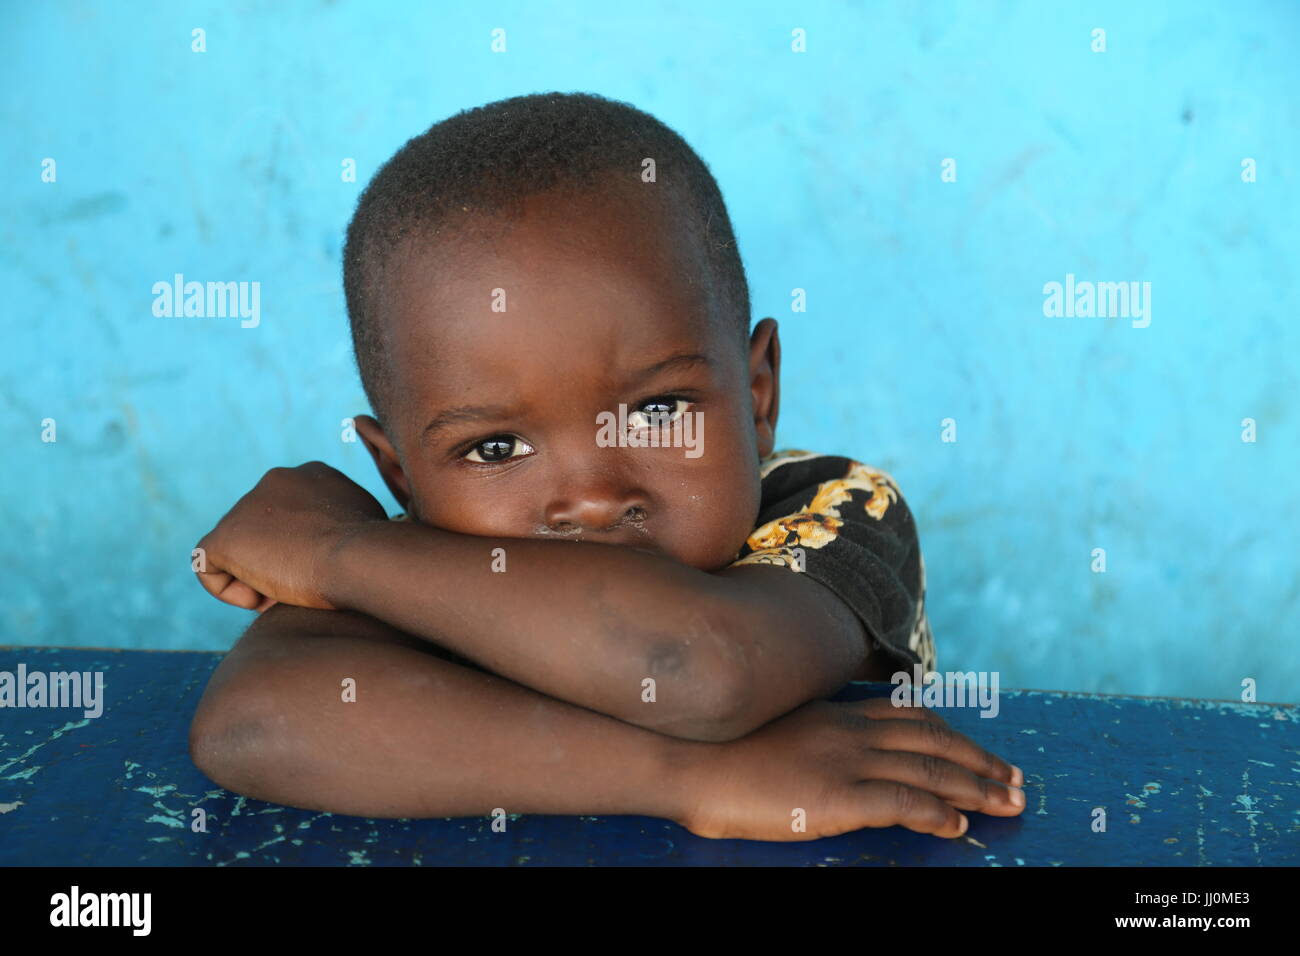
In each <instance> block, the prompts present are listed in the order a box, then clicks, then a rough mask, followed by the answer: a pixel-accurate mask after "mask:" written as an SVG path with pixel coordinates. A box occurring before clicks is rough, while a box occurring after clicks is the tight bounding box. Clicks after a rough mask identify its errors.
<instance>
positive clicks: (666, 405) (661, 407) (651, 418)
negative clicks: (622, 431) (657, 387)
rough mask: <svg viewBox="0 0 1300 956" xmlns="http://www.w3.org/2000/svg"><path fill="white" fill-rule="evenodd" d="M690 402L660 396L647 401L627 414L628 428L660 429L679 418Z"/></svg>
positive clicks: (678, 398)
mask: <svg viewBox="0 0 1300 956" xmlns="http://www.w3.org/2000/svg"><path fill="white" fill-rule="evenodd" d="M690 404H691V403H690V402H689V401H687V400H686V399H684V398H680V397H678V396H676V395H661V396H659V397H657V398H652V399H649V400H648V401H644V402H642V403H641V404H640V406H639V407H637V408H636V409H634V410H632V411H630V412H628V413H627V424H628V427H629V428H662V427H663V426H664V425H671V424H672V423H673V422H675V421H677V419H679V418H681V417H682V415H683V413H685V411H686V409H687V408H689V407H690Z"/></svg>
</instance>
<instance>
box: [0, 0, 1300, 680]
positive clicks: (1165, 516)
mask: <svg viewBox="0 0 1300 956" xmlns="http://www.w3.org/2000/svg"><path fill="white" fill-rule="evenodd" d="M177 6H178V5H173V4H164V3H158V4H149V5H141V4H108V3H50V4H26V3H23V4H19V3H10V4H6V5H5V9H4V12H3V22H4V24H5V26H4V28H3V35H2V36H0V102H2V103H3V109H2V110H0V130H2V131H3V132H0V137H2V138H0V150H2V152H0V161H2V163H3V172H4V175H3V178H2V179H0V191H2V192H0V203H2V206H3V213H4V214H3V226H2V227H0V228H2V231H0V246H2V248H3V256H2V258H0V275H2V276H3V283H4V295H3V316H4V319H3V321H4V333H5V335H4V342H5V344H6V346H7V348H5V349H4V350H3V356H2V357H0V410H2V411H3V414H2V415H0V430H2V433H0V447H3V449H4V458H5V461H4V468H3V469H0V490H2V491H3V500H4V504H3V506H2V507H0V640H3V641H8V642H14V643H32V644H76V645H107V646H124V647H155V648H157V647H164V648H203V649H224V648H226V647H228V646H229V645H230V644H231V642H232V641H233V639H234V638H235V636H236V635H237V634H238V632H239V631H240V630H241V628H242V626H243V625H244V623H245V622H246V621H247V620H248V619H249V617H250V615H248V614H247V613H245V612H241V611H237V610H234V609H231V608H228V607H225V606H223V605H219V604H217V603H216V602H214V601H212V600H211V599H210V598H208V597H207V596H206V595H205V594H204V593H203V592H202V591H201V589H200V588H199V587H198V586H197V584H196V583H195V582H194V580H193V576H192V575H191V574H190V572H189V551H190V548H191V547H192V546H193V544H194V543H195V541H196V540H197V539H198V538H199V537H200V536H201V535H202V534H203V533H204V532H205V531H207V530H208V529H209V528H210V527H211V525H212V524H213V523H214V522H215V520H216V519H217V518H218V517H219V516H220V515H221V514H222V513H223V512H224V510H225V508H226V507H228V506H229V504H231V503H232V502H233V501H234V500H235V498H237V497H238V496H239V495H240V494H242V493H243V492H244V491H246V490H247V489H248V488H249V487H251V486H252V484H253V483H254V482H255V481H256V480H257V479H258V477H259V476H260V475H261V473H262V472H263V471H265V470H266V469H267V468H269V467H272V466H274V465H278V464H297V463H299V462H302V461H306V460H309V459H312V458H320V459H322V460H324V461H327V462H329V463H331V464H333V465H335V466H337V467H339V468H341V469H343V470H344V471H346V472H347V473H348V474H350V475H352V476H353V477H354V478H356V479H358V480H360V481H361V482H362V483H363V484H365V485H366V486H367V487H368V488H370V489H371V490H372V491H373V492H374V493H375V494H376V495H377V496H379V497H380V500H381V501H384V502H385V503H386V504H388V505H390V506H391V505H392V500H391V498H390V497H389V496H388V495H387V493H386V492H385V491H384V489H383V486H382V484H381V483H380V482H379V480H378V479H377V477H376V476H375V474H374V473H373V468H372V466H371V464H370V462H369V459H368V458H367V456H366V454H365V450H364V448H363V446H361V445H360V444H347V443H344V442H342V441H341V440H340V421H341V420H342V419H343V418H345V417H346V416H348V415H350V414H353V413H355V412H357V411H361V410H364V408H365V403H364V399H363V397H362V392H361V389H360V385H359V383H358V381H357V379H356V376H355V372H354V370H353V367H352V363H351V354H350V351H349V340H348V336H347V327H346V318H345V313H344V307H343V297H342V290H341V280H340V269H339V252H340V245H341V236H342V232H343V229H344V227H345V225H346V222H347V219H348V217H349V215H350V212H351V208H352V206H353V204H354V202H355V200H356V196H357V194H358V192H359V190H360V189H361V188H362V186H364V183H365V182H366V180H368V178H369V176H370V175H371V174H372V173H373V172H374V171H375V169H376V168H377V166H378V164H380V163H381V162H382V161H383V160H384V159H386V158H387V157H388V156H389V155H390V154H391V153H392V151H393V150H394V149H395V148H397V147H398V146H399V145H400V144H401V143H402V142H404V141H405V140H406V139H407V138H409V137H410V136H412V135H414V134H416V133H418V132H420V131H422V130H423V129H425V128H426V127H427V126H429V125H430V123H432V122H434V121H435V120H438V119H441V118H443V117H445V116H448V115H450V114H451V113H453V112H455V111H457V110H459V109H461V108H464V107H467V106H473V105H478V104H481V103H484V102H487V101H490V100H494V99H498V98H501V97H505V96H510V95H514V94H518V93H524V92H534V91H539V90H544V89H560V90H575V89H576V90H591V91H595V92H599V93H603V94H605V95H608V96H613V97H616V98H619V99H626V100H630V101H631V102H633V103H635V104H636V105H638V106H640V107H642V108H644V109H647V110H649V111H650V112H652V113H654V114H655V115H657V116H659V117H660V118H662V119H663V120H664V121H665V122H667V123H668V124H669V125H671V126H673V127H674V128H676V129H677V130H679V131H680V132H681V133H682V134H683V135H684V136H685V137H686V138H687V140H688V141H690V142H691V144H692V145H693V146H695V147H696V149H697V150H698V151H699V152H700V153H701V155H702V156H704V157H705V159H706V160H707V161H708V162H709V163H710V165H711V167H712V168H713V170H714V173H715V174H716V176H717V178H718V180H719V182H720V183H721V185H722V188H723V192H724V194H725V196H726V198H727V201H728V203H729V206H730V208H731V211H732V216H733V219H734V222H735V225H736V227H737V231H738V235H739V240H740V244H741V250H742V252H743V254H744V256H745V261H746V265H747V267H748V270H749V275H750V281H751V284H752V293H753V301H754V308H755V311H756V315H758V316H762V315H766V314H772V315H775V316H777V318H778V319H779V320H780V321H781V323H782V332H783V336H784V345H785V374H784V397H783V402H782V413H783V414H782V421H781V429H780V435H779V438H780V443H781V444H782V445H784V446H789V447H807V448H814V449H817V450H823V451H836V452H841V453H845V454H849V455H852V456H854V457H858V458H860V459H862V460H864V461H867V462H870V463H872V464H875V465H877V466H879V467H882V468H885V469H887V470H889V471H890V472H892V473H893V474H894V476H895V477H896V478H897V479H898V481H899V483H900V485H901V487H902V489H903V491H904V493H905V494H906V495H907V497H908V499H909V501H910V502H911V504H912V507H913V509H914V511H915V512H916V514H917V516H918V521H919V524H920V528H921V537H922V544H923V546H924V550H925V553H926V555H927V564H928V567H929V573H930V599H929V601H930V615H931V619H932V622H933V626H934V629H935V635H936V641H937V643H938V648H939V662H940V666H941V668H944V669H958V668H960V669H977V670H999V671H1000V672H1001V675H1002V683H1003V686H1012V685H1014V686H1024V687H1037V688H1061V689H1082V690H1101V691H1108V692H1122V693H1135V694H1171V695H1189V696H1204V697H1220V698H1232V697H1236V696H1237V695H1238V694H1239V692H1240V684H1241V681H1242V679H1243V678H1246V677H1253V678H1255V679H1256V680H1258V682H1259V697H1260V699H1262V700H1274V701H1279V700H1289V701H1295V700H1300V653H1297V651H1298V649H1300V636H1298V631H1300V628H1298V625H1300V574H1298V572H1297V547H1296V537H1297V528H1298V527H1300V507H1298V505H1300V480H1297V477H1296V465H1297V449H1298V448H1300V440H1298V439H1300V435H1298V433H1297V429H1298V428H1300V424H1298V419H1297V415H1296V411H1297V373H1296V359H1297V356H1300V331H1298V329H1300V321H1298V319H1297V316H1298V315H1300V309H1298V308H1297V306H1298V305H1300V303H1298V302H1297V298H1298V297H1297V290H1296V278H1295V266H1296V264H1297V263H1300V227H1298V226H1297V221H1298V218H1300V203H1298V202H1297V198H1296V197H1297V190H1298V189H1300V158H1298V156H1300V154H1298V153H1297V148H1298V147H1300V106H1298V104H1300V66H1298V65H1297V64H1298V63H1300V55H1298V54H1300V4H1295V3H1290V2H1276V3H1267V2H1254V3H1249V2H1248V3H1221V4H1204V3H1183V2H1170V3H1164V4H1157V3H1143V4H1132V3H1129V2H1120V3H1113V4H1109V3H1107V4H1068V5H1067V4H1055V3H1047V2H1020V3H1017V2H1002V3H986V4H974V3H969V4H960V5H956V4H954V5H948V4H942V3H927V4H923V5H921V4H918V5H913V4H904V3H889V4H867V5H863V4H832V3H823V4H815V5H813V11H814V12H808V11H807V10H805V9H803V8H802V6H803V5H795V4H790V5H781V4H770V3H768V4H762V3H759V4H755V3H749V2H746V3H743V4H742V3H731V4H710V5H697V4H692V3H659V2H650V3H645V4H641V5H638V6H635V7H631V8H629V9H632V10H635V11H637V12H635V13H633V14H631V15H627V14H611V13H610V12H609V10H610V9H611V8H610V7H609V5H608V4H607V3H600V2H597V3H574V4H569V5H567V7H565V9H566V12H565V13H563V14H553V13H546V12H544V11H545V10H546V9H548V8H550V7H551V6H552V5H549V4H547V5H542V4H532V3H513V4H507V3H500V4H470V3H465V4H440V3H410V4H391V5H390V4H379V3H368V2H337V3H314V4H305V3H299V4H279V3H277V4H267V5H265V6H259V5H253V4H245V5H241V6H240V7H239V8H238V9H237V10H234V9H231V7H229V6H227V5H224V4H222V5H216V4H213V5H211V6H209V5H191V6H187V7H184V8H183V9H177ZM700 6H705V7H707V9H708V11H709V12H708V13H707V14H700V13H697V12H695V11H696V8H697V7H700ZM914 7H915V8H914ZM195 27H202V28H203V29H205V30H206V42H207V52H206V53H201V54H200V53H194V52H192V51H191V30H192V29H193V28H195ZM496 27H503V28H505V29H506V31H507V32H506V38H507V52H505V53H493V52H492V51H491V49H490V31H491V30H492V29H493V28H496ZM796 27H801V28H803V29H805V30H806V31H807V37H808V40H807V46H808V49H807V52H806V53H802V54H797V53H793V52H791V50H790V44H791V30H792V29H793V28H796ZM1096 27H1101V28H1104V29H1105V31H1106V50H1105V52H1100V53H1098V52H1093V51H1092V49H1091V46H1092V43H1093V39H1092V35H1091V31H1092V30H1093V29H1094V28H1096ZM46 157H50V158H53V159H55V160H56V162H57V181H56V182H54V183H44V182H42V181H41V162H42V160H43V159H44V158H46ZM348 157H351V158H354V159H355V160H356V163H357V168H358V180H359V181H358V182H356V183H348V182H343V181H341V176H340V168H341V163H342V161H343V160H344V159H345V158H348ZM949 157H951V158H953V159H955V160H956V163H957V181H956V182H943V181H942V180H941V176H940V173H941V163H942V161H943V160H944V159H945V158H949ZM1245 157H1250V158H1253V159H1254V160H1255V161H1256V163H1257V181H1256V182H1254V183H1245V182H1243V181H1242V177H1241V163H1242V160H1243V158H1245ZM176 273H182V274H184V275H185V276H187V277H189V278H193V279H199V280H202V281H206V280H210V279H212V280H217V279H220V280H247V281H259V282H260V283H261V292H262V298H261V322H260V325H259V326H258V327H257V328H249V329H245V328H241V327H240V323H239V321H238V320H237V319H214V318H208V319H189V320H186V319H171V318H158V317H155V316H154V315H153V314H152V311H151V310H152V305H153V295H152V292H151V289H152V286H153V283H155V282H157V281H160V280H163V281H167V280H170V278H171V277H172V276H173V275H174V274H176ZM1067 273H1070V274H1074V275H1075V276H1076V277H1077V278H1078V279H1079V280H1094V281H1127V280H1134V281H1144V282H1150V283H1151V289H1152V292H1151V322H1150V325H1149V326H1148V327H1146V328H1135V327H1133V324H1132V322H1131V321H1129V320H1128V319H1123V318H1110V319H1099V318H1048V317H1045V316H1044V314H1043V301H1044V296H1043V286H1044V284H1045V283H1047V282H1051V281H1064V279H1065V276H1066V275H1067ZM796 287H799V288H804V289H806V290H807V295H808V309H807V311H806V312H804V313H795V312H792V311H791V308H790V302H791V290H792V289H793V288H796ZM832 337H834V338H832ZM832 341H834V342H835V343H837V344H835V345H831V344H830V343H831V342H832ZM45 418H53V419H55V420H56V422H57V428H58V432H57V436H58V440H57V442H55V443H53V444H50V443H43V442H42V441H41V422H42V420H43V419H45ZM1246 418H1251V419H1254V420H1255V422H1256V428H1257V440H1256V441H1255V442H1253V443H1251V442H1243V441H1242V424H1241V423H1242V420H1243V419H1246ZM945 419H952V420H953V421H954V422H955V425H956V438H957V440H956V441H955V442H953V441H944V440H943V439H944V433H943V427H942V424H941V423H942V422H943V421H944V420H945ZM1094 548H1104V549H1105V552H1106V571H1105V573H1095V572H1094V571H1093V570H1092V569H1091V564H1092V551H1093V549H1094Z"/></svg>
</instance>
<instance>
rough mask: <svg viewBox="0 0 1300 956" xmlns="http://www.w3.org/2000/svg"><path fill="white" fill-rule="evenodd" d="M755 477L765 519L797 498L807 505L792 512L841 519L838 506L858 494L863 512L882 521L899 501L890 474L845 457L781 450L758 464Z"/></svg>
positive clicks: (896, 489) (897, 492) (896, 488)
mask: <svg viewBox="0 0 1300 956" xmlns="http://www.w3.org/2000/svg"><path fill="white" fill-rule="evenodd" d="M759 476H760V477H761V479H762V482H763V506H762V509H761V512H762V513H764V514H768V513H770V512H771V511H772V510H773V509H781V508H783V507H785V506H786V505H788V504H793V501H792V499H793V498H798V499H807V502H806V504H805V505H804V506H802V507H798V506H796V507H795V509H794V510H797V511H810V512H816V513H822V514H827V513H829V514H831V515H833V516H834V517H840V515H839V514H838V508H839V505H841V504H843V503H844V502H846V501H848V500H850V498H852V497H854V495H853V492H858V493H860V495H861V496H863V497H864V501H863V504H864V506H865V510H866V512H867V513H868V514H869V515H871V517H873V518H876V519H881V518H884V517H885V515H886V514H887V512H888V509H889V507H890V505H891V504H893V503H895V502H900V501H902V494H901V492H900V491H899V488H898V483H897V482H896V481H895V480H894V477H893V476H892V475H891V474H889V472H887V471H885V470H884V469H883V468H877V467H875V466H874V465H868V464H866V463H864V462H861V461H857V460H855V459H853V458H849V457H847V456H845V455H829V454H823V453H820V452H812V451H804V450H802V449H783V450H781V451H775V452H773V453H772V454H770V455H768V456H767V457H766V458H764V459H762V460H761V461H760V462H759ZM903 510H906V509H905V508H904V509H903ZM786 513H789V512H786ZM768 520H771V519H770V518H769V519H768Z"/></svg>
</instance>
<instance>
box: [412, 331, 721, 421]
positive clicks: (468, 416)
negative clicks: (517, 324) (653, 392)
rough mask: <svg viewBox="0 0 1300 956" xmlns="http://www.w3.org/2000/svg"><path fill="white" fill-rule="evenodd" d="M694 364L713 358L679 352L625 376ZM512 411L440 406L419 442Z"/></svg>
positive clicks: (633, 381)
mask: <svg viewBox="0 0 1300 956" xmlns="http://www.w3.org/2000/svg"><path fill="white" fill-rule="evenodd" d="M697 365H703V366H704V367H705V368H710V367H712V366H713V360H712V359H711V358H709V357H708V356H707V355H704V354H702V353H700V352H679V353H677V354H676V355H670V356H668V358H666V359H664V360H663V361H662V362H656V363H655V364H654V365H651V366H648V367H646V368H643V369H641V370H640V371H639V372H633V373H632V375H631V377H630V378H629V379H628V386H629V387H633V386H636V385H637V384H639V383H641V382H644V381H646V380H647V379H650V378H653V377H654V376H656V375H660V374H662V373H664V372H680V371H684V370H685V369H688V368H695V367H696V366H697ZM514 411H515V410H514V409H513V408H510V407H508V406H506V405H457V406H455V407H453V408H447V409H443V410H442V411H441V412H439V413H438V414H437V415H435V416H434V417H433V419H432V420H431V421H430V422H429V424H427V425H425V426H424V431H423V432H421V433H420V443H421V444H427V443H429V442H431V441H432V440H433V439H434V438H436V437H437V435H438V433H439V432H440V431H444V430H445V429H447V428H450V427H451V426H452V425H464V424H467V423H469V422H477V421H483V420H484V419H493V418H509V417H510V416H511V415H512V414H514Z"/></svg>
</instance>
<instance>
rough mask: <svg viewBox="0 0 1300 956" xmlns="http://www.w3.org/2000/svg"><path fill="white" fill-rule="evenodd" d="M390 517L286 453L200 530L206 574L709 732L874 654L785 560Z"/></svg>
mask: <svg viewBox="0 0 1300 956" xmlns="http://www.w3.org/2000/svg"><path fill="white" fill-rule="evenodd" d="M360 496H364V499H368V500H369V502H371V503H373V507H370V506H369V505H366V504H365V500H364V499H362V498H361V497H360ZM384 518H385V516H384V515H383V510H382V509H381V508H380V507H379V505H378V503H377V502H374V499H373V498H371V497H370V495H369V494H368V493H367V492H365V491H364V489H362V488H360V487H359V486H357V485H356V484H354V483H353V482H352V481H350V480H349V479H348V478H346V477H345V476H344V475H342V474H340V473H339V472H338V471H335V470H334V469H333V468H329V467H328V466H326V465H323V464H321V463H319V462H312V463H309V464H307V465H303V466H300V467H298V468H279V469H274V470H273V471H271V472H268V473H267V475H266V476H265V477H264V478H263V479H262V481H261V482H259V483H258V485H257V487H256V488H254V489H253V491H251V492H250V493H249V494H248V495H245V496H244V498H243V499H241V500H240V502H239V503H238V504H237V505H236V506H235V508H234V509H232V510H231V512H230V514H228V515H227V516H226V517H225V518H224V519H222V521H221V523H220V524H219V525H218V526H217V528H216V529H214V531H213V532H212V533H211V534H209V535H208V536H207V537H205V538H204V539H203V541H201V542H200V546H201V547H203V548H204V549H205V551H206V555H207V561H208V564H209V567H210V571H209V574H208V575H207V576H206V580H205V586H206V587H208V589H209V590H210V591H212V593H214V594H218V595H219V596H221V595H222V590H221V584H219V583H214V578H221V579H224V578H225V577H226V576H233V578H235V579H237V581H238V582H242V583H243V584H244V585H246V588H245V590H247V589H248V588H251V589H252V590H253V591H255V592H257V594H258V595H264V596H266V597H268V598H273V599H275V600H278V601H282V602H286V603H290V604H299V605H302V606H309V607H321V608H345V609H350V610H355V611H359V612H362V613H364V614H367V615H369V616H371V617H374V618H376V619H378V620H382V621H384V622H385V623H388V624H391V625H392V626H394V627H396V628H399V629H400V630H402V631H405V632H407V633H410V634H414V635H416V636H419V637H422V638H426V639H427V640H430V641H433V642H436V643H438V644H440V645H442V646H445V647H447V648H449V649H451V650H453V651H455V652H456V653H458V654H460V655H462V656H463V657H465V658H467V659H469V660H472V661H475V662H477V663H479V664H482V665H483V666H484V667H486V668H488V669H489V670H491V671H493V672H494V673H497V674H500V675H502V676H505V677H509V678H510V679H511V680H514V681H517V682H519V683H521V684H525V685H526V686H529V687H532V688H535V689H536V690H539V691H542V692H543V693H546V694H549V695H551V696H554V697H558V698H560V699H562V700H566V701H569V702H571V703H575V704H579V705H581V706H584V707H589V708H591V709H593V710H597V711H599V712H601V713H603V714H608V715H611V716H614V717H617V718H619V719H620V720H625V721H628V722H630V723H634V724H637V725H639V726H642V727H646V728H650V729H654V730H657V731H660V732H662V733H666V734H672V735H674V736H678V737H683V738H688V739H694V740H714V741H718V740H731V739H735V738H737V737H741V736H743V735H744V734H746V733H748V732H749V731H751V730H753V729H755V728H756V727H760V726H762V725H763V724H765V723H767V722H768V721H769V720H771V719H773V718H774V717H777V716H779V715H781V714H784V713H788V712H789V711H791V710H793V709H794V708H795V707H797V706H799V705H800V704H802V703H805V702H807V701H809V700H813V699H816V698H819V697H824V696H826V695H828V694H831V693H833V692H834V691H835V690H837V689H838V688H840V687H842V686H843V685H844V684H845V683H847V682H848V681H849V680H851V679H852V678H853V677H854V676H855V675H856V674H857V672H858V671H859V669H860V668H861V667H862V666H863V663H864V660H865V659H866V657H867V653H868V652H867V641H866V638H865V636H864V633H863V629H862V625H861V623H860V622H859V620H858V619H857V617H856V616H855V615H854V614H853V613H852V612H851V611H849V609H848V608H847V607H846V606H845V605H844V604H843V603H842V602H841V601H840V600H839V599H838V598H836V597H835V596H834V595H833V594H832V593H831V592H830V591H828V590H825V589H824V588H823V587H822V586H821V585H820V584H817V583H816V582H813V581H809V580H806V579H805V578H804V577H803V576H801V575H795V574H790V573H789V572H787V571H783V570H781V569H775V568H769V567H761V566H749V567H738V568H730V569H727V570H726V571H724V572H723V573H718V574H708V573H705V572H703V571H699V570H696V569H694V568H691V567H688V566H686V565H683V564H681V563H679V562H676V561H673V560H671V559H669V558H664V557H660V556H658V555H655V554H650V553H646V552H641V551H636V550H633V549H631V548H626V547H618V546H613V545H604V544H594V543H588V542H574V541H542V540H531V539H518V538H482V537H475V536H470V535H462V534H455V533H452V532H448V531H443V530H440V529H437V528H432V527H428V526H425V525H421V524H417V523H413V522H412V523H404V522H390V521H387V520H384ZM497 549H502V550H501V551H497ZM502 554H504V558H505V562H506V565H505V566H506V570H505V572H504V573H499V572H496V571H494V570H493V564H494V555H495V556H497V557H499V556H500V555H502ZM218 572H226V575H220V574H218ZM201 578H204V576H202V575H201ZM226 599H227V600H231V598H229V597H228V596H227V597H226ZM232 603H240V602H239V601H235V600H232ZM245 606H253V604H248V603H246V604H245ZM647 679H651V680H653V682H654V683H653V685H647V684H646V680H647ZM651 686H653V695H654V703H647V702H646V700H645V697H646V696H648V695H647V690H648V689H649V688H650V687H651Z"/></svg>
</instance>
